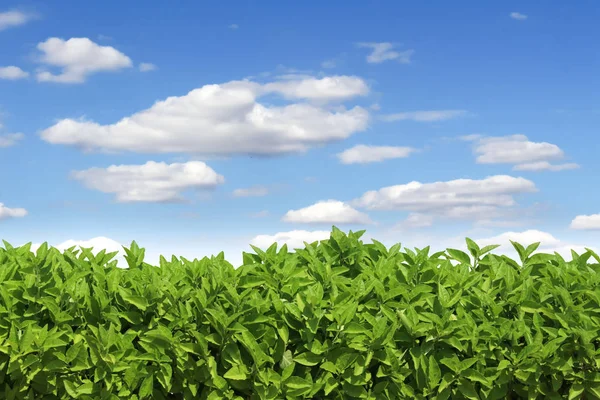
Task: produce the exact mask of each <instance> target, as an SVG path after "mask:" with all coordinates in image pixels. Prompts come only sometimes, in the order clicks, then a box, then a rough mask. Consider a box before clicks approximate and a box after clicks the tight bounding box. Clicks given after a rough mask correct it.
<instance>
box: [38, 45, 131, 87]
mask: <svg viewBox="0 0 600 400" xmlns="http://www.w3.org/2000/svg"><path fill="white" fill-rule="evenodd" d="M37 48H38V50H40V51H41V52H42V55H41V57H40V62H42V63H44V64H46V65H47V66H52V67H59V68H61V69H62V71H61V73H60V74H58V75H55V74H53V73H51V72H49V71H46V70H42V71H40V72H38V74H37V79H38V81H40V82H59V83H82V82H85V80H86V78H87V77H88V76H89V75H91V74H94V73H97V72H111V71H118V70H120V69H123V68H128V67H131V66H132V65H133V63H132V61H131V59H130V58H129V57H127V56H126V55H125V54H123V53H121V52H120V51H118V50H117V49H115V48H114V47H111V46H100V45H98V44H96V43H94V42H92V41H91V40H90V39H88V38H71V39H69V40H66V41H65V40H63V39H60V38H56V37H52V38H49V39H48V40H46V41H45V42H41V43H39V44H38V45H37Z"/></svg>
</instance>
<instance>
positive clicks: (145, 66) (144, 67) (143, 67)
mask: <svg viewBox="0 0 600 400" xmlns="http://www.w3.org/2000/svg"><path fill="white" fill-rule="evenodd" d="M138 68H139V70H140V71H141V72H149V71H154V70H155V69H157V67H156V65H154V64H152V63H140V65H139V67H138Z"/></svg>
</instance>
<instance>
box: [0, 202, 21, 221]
mask: <svg viewBox="0 0 600 400" xmlns="http://www.w3.org/2000/svg"><path fill="white" fill-rule="evenodd" d="M26 215H27V210H26V209H24V208H9V207H6V206H5V205H4V203H0V220H2V219H8V218H22V217H24V216H26Z"/></svg>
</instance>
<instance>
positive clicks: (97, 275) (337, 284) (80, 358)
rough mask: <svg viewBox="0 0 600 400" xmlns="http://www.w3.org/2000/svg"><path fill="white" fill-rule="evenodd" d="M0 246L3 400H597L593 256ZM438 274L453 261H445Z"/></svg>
mask: <svg viewBox="0 0 600 400" xmlns="http://www.w3.org/2000/svg"><path fill="white" fill-rule="evenodd" d="M363 233H364V231H361V232H358V233H353V232H352V231H350V233H349V234H348V235H346V234H344V233H342V232H341V231H339V230H338V229H337V228H335V227H334V228H333V232H332V234H331V238H330V239H329V240H325V241H321V242H320V243H313V244H306V248H305V249H298V250H297V251H296V252H295V253H288V250H287V247H286V246H283V247H282V248H281V249H280V250H279V251H277V246H276V245H273V246H271V247H270V248H269V249H268V250H266V251H262V250H260V249H258V248H254V250H255V252H256V254H248V253H244V265H243V266H241V267H239V268H237V269H235V268H234V267H233V266H232V265H231V264H229V263H228V262H227V261H225V260H224V256H223V253H220V254H219V255H218V256H215V257H212V258H210V259H209V258H204V259H202V260H193V261H189V260H186V259H184V258H181V259H178V258H176V257H173V258H172V260H171V261H170V262H169V261H167V260H166V259H164V258H162V257H161V260H160V268H157V267H153V266H151V265H149V264H146V263H144V262H143V257H144V250H143V249H140V248H138V246H137V245H136V243H135V242H133V243H132V245H131V248H130V249H125V250H126V253H127V257H126V259H127V262H128V264H129V269H119V268H117V266H116V261H110V260H111V259H112V258H113V257H114V256H115V255H116V253H111V254H106V253H105V252H104V251H102V252H100V253H98V254H97V255H96V256H94V255H93V254H92V252H91V249H82V251H81V253H79V252H78V251H75V250H74V249H73V248H72V249H68V250H66V251H65V252H64V253H60V252H59V251H58V250H57V249H54V248H52V249H48V246H47V245H46V244H44V245H42V246H41V247H40V248H39V249H38V250H37V252H36V254H33V253H32V252H31V251H30V245H25V246H22V247H20V248H13V247H12V246H10V244H8V243H6V242H4V243H5V247H6V249H0V388H4V389H3V390H0V399H42V398H43V399H65V398H79V399H119V398H129V399H143V398H152V399H196V398H201V399H284V398H285V399H297V398H298V399H299V398H312V399H348V398H362V399H401V398H411V399H424V398H432V399H448V398H452V399H463V398H465V399H478V398H486V399H507V398H530V399H534V398H547V399H559V398H563V397H568V398H571V399H572V398H586V399H590V398H600V374H599V367H600V355H599V350H598V347H599V346H598V339H599V313H600V309H599V308H600V288H599V281H600V275H599V274H598V270H599V269H600V265H599V264H598V263H595V264H592V263H588V261H591V257H593V259H595V260H596V261H599V262H600V259H599V257H598V256H597V255H596V254H595V253H594V252H592V251H591V250H588V251H587V252H586V253H584V254H583V255H581V256H580V255H577V254H575V253H574V258H573V261H570V262H565V260H564V259H563V258H562V257H560V256H559V255H558V254H554V255H551V254H542V253H538V254H534V255H532V253H533V251H534V250H535V249H536V248H537V246H538V244H537V243H536V244H533V245H531V246H529V247H527V248H524V247H523V246H521V245H519V244H517V243H514V244H513V245H514V246H515V248H516V249H517V251H518V253H519V255H520V263H517V262H515V261H513V260H511V259H509V258H507V257H506V256H498V255H492V254H490V253H489V251H490V250H492V249H493V248H495V247H496V246H487V247H485V248H483V249H479V247H478V246H477V245H476V244H475V243H473V241H471V240H470V239H467V245H468V248H469V251H470V253H471V254H470V255H469V254H467V253H464V252H462V251H460V250H455V249H448V250H447V251H446V252H440V253H436V254H433V255H431V256H430V255H429V254H428V253H429V248H425V249H415V251H411V250H409V249H404V251H403V252H401V251H400V250H401V246H400V244H397V245H395V246H393V247H391V248H390V249H387V248H386V247H385V246H384V245H383V244H381V243H379V242H377V241H373V243H372V244H363V243H362V241H360V240H359V239H360V236H361V235H362V234H363ZM450 260H455V261H457V262H458V264H457V265H454V266H453V265H452V263H451V262H450Z"/></svg>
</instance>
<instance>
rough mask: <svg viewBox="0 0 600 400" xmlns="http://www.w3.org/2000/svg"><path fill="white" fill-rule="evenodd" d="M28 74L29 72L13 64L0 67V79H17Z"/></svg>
mask: <svg viewBox="0 0 600 400" xmlns="http://www.w3.org/2000/svg"><path fill="white" fill-rule="evenodd" d="M28 76H29V72H26V71H23V70H22V69H21V68H19V67H15V66H14V65H11V66H8V67H0V79H5V80H9V81H16V80H18V79H25V78H27V77H28Z"/></svg>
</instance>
